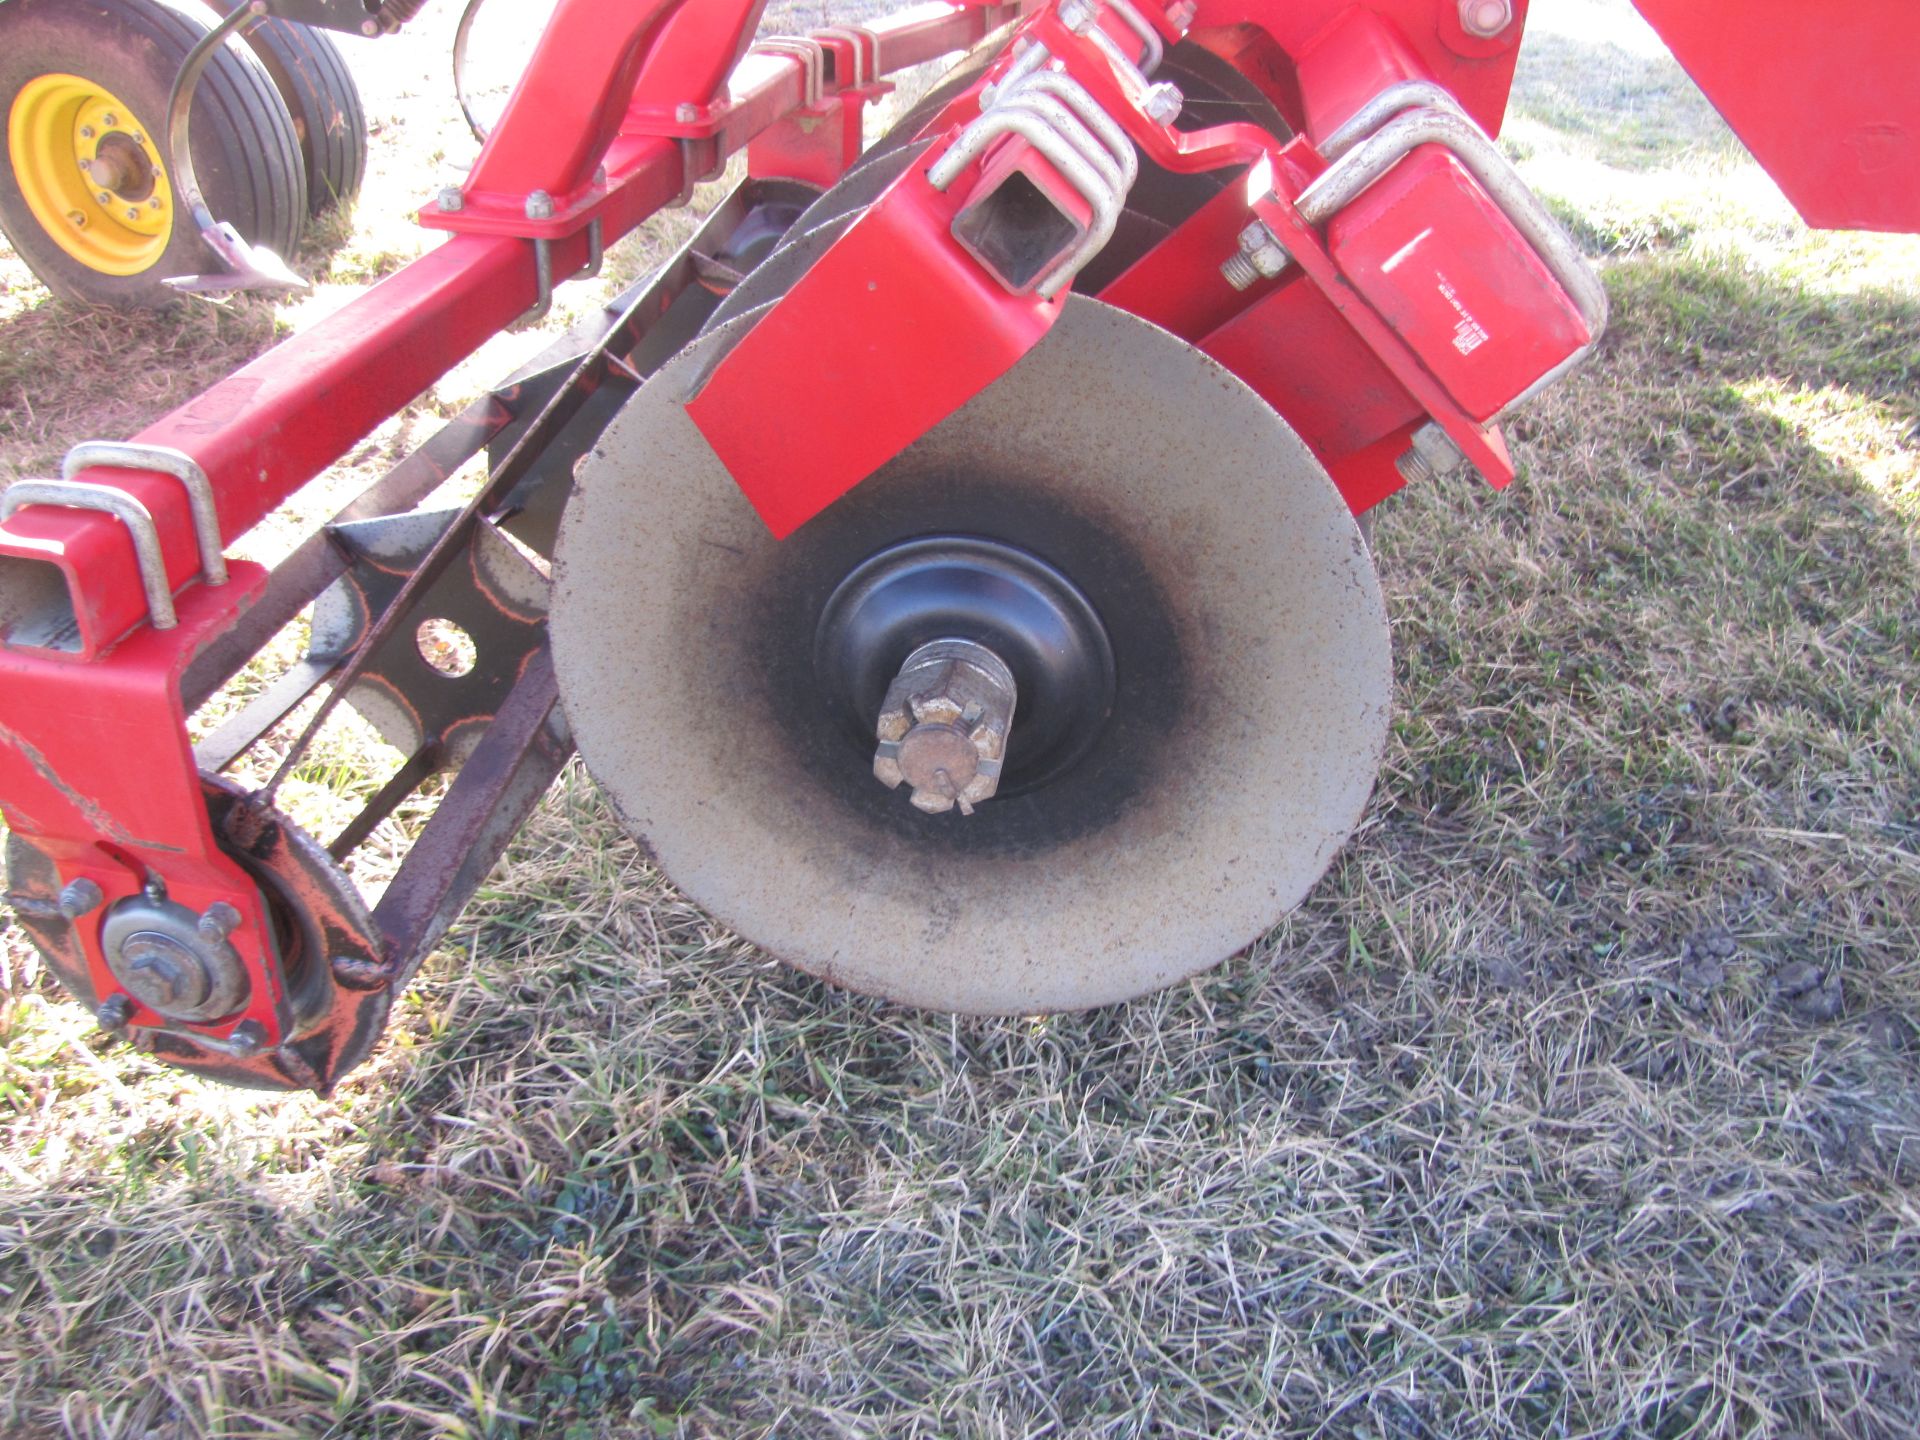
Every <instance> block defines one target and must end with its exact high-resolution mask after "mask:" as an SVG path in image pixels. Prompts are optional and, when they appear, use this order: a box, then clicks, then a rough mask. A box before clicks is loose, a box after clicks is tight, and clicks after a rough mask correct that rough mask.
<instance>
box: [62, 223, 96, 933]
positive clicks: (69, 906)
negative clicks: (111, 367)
mask: <svg viewBox="0 0 1920 1440" xmlns="http://www.w3.org/2000/svg"><path fill="white" fill-rule="evenodd" d="M67 218H68V219H69V220H72V221H73V222H74V223H75V224H77V225H84V224H86V222H87V217H86V216H84V215H82V214H80V212H79V211H77V210H76V211H74V212H73V214H71V215H69V216H68V217H67ZM106 898H107V897H106V896H105V895H103V894H102V893H101V892H100V887H99V886H98V885H96V884H94V883H93V881H91V880H89V879H87V878H86V877H84V876H82V877H81V878H80V879H78V880H75V881H72V882H70V883H69V884H68V885H67V886H66V887H65V888H64V889H62V890H61V891H60V913H61V914H62V915H64V916H66V917H67V919H69V920H78V919H79V918H80V917H81V916H82V915H85V914H87V913H88V912H89V911H92V910H97V909H99V908H100V902H101V901H103V900H105V899H106Z"/></svg>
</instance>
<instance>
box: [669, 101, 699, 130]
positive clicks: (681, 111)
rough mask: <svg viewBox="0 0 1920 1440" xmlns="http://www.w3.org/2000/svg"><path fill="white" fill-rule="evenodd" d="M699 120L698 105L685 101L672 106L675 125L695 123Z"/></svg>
mask: <svg viewBox="0 0 1920 1440" xmlns="http://www.w3.org/2000/svg"><path fill="white" fill-rule="evenodd" d="M699 122H700V107H699V106H698V105H694V104H691V103H689V102H686V101H682V102H681V103H680V104H678V105H676V106H674V107H673V123H674V124H676V125H697V124H699Z"/></svg>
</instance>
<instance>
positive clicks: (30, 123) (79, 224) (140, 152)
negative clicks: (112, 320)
mask: <svg viewBox="0 0 1920 1440" xmlns="http://www.w3.org/2000/svg"><path fill="white" fill-rule="evenodd" d="M7 156H8V159H9V160H10V161H11V162H12V164H13V177H14V180H15V181H16V182H17V183H18V184H19V186H20V193H21V195H22V196H23V197H24V198H25V199H26V202H27V207H28V208H29V209H30V210H32V211H33V216H34V219H36V220H38V221H39V222H40V228H41V229H42V230H45V231H46V232H47V234H48V235H49V236H51V237H52V239H53V242H54V243H55V244H56V245H58V246H59V247H60V248H61V249H62V250H64V251H66V252H67V254H69V255H71V256H72V257H73V258H74V259H76V260H78V261H79V262H80V263H81V264H82V265H85V266H86V267H87V268H88V269H89V270H96V271H98V272H99V273H100V274H102V275H138V274H139V273H140V272H141V271H143V270H146V269H149V268H150V267H152V266H153V265H154V264H155V263H156V262H157V261H158V260H159V259H160V256H161V255H162V254H163V253H164V252H165V251H166V248H167V240H168V238H169V237H170V236H171V235H172V233H173V189H172V187H171V186H170V185H168V184H167V175H166V168H165V166H164V165H163V163H162V160H161V154H160V145H159V142H158V141H157V140H156V138H155V137H154V135H153V132H152V131H151V130H149V129H148V128H147V126H146V124H145V123H144V122H142V121H141V120H139V119H137V118H136V117H135V115H134V113H133V109H132V107H131V106H129V105H127V104H126V103H125V102H124V101H122V100H121V99H120V97H119V96H117V95H115V94H114V93H113V92H112V91H111V90H108V89H107V88H106V87H105V86H103V85H100V84H99V83H97V82H96V81H93V80H85V79H82V78H81V77H80V76H78V75H38V76H35V77H34V78H33V79H32V80H29V81H28V82H27V84H26V86H25V87H24V88H23V89H22V90H21V91H20V93H19V94H18V95H16V96H15V97H14V101H13V109H12V110H11V111H10V112H9V114H8V116H7Z"/></svg>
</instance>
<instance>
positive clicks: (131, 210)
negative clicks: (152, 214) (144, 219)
mask: <svg viewBox="0 0 1920 1440" xmlns="http://www.w3.org/2000/svg"><path fill="white" fill-rule="evenodd" d="M127 218H128V219H129V220H138V219H139V218H140V207H139V206H138V205H129V206H128V207H127Z"/></svg>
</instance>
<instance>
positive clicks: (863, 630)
mask: <svg viewBox="0 0 1920 1440" xmlns="http://www.w3.org/2000/svg"><path fill="white" fill-rule="evenodd" d="M946 638H958V639H964V640H967V641H970V642H972V643H974V644H977V645H980V646H982V647H984V648H985V649H986V650H988V651H989V652H991V654H992V655H993V656H994V657H995V658H996V659H997V660H998V661H999V662H1000V663H1002V664H1004V665H1005V666H1006V667H1007V669H1008V670H1009V671H1010V672H1012V680H1013V685H1014V688H1015V690H1016V691H1017V693H1018V696H1019V704H1018V706H1017V708H1016V710H1015V713H1014V717H1013V721H1014V726H1015V728H1016V731H1017V735H1018V739H1017V741H1016V742H1015V743H1014V744H1012V745H1011V746H1010V747H1009V752H1008V755H1007V759H1006V765H1005V768H1004V769H1003V770H1002V771H1001V773H1000V777H999V785H998V789H997V794H998V796H999V797H1000V798H1002V799H1005V798H1007V797H1009V796H1013V795H1019V794H1023V793H1025V792H1026V791H1028V790H1031V789H1033V788H1035V787H1036V786H1039V785H1044V784H1045V783H1046V782H1047V781H1048V780H1049V779H1050V778H1052V777H1053V776H1055V775H1058V774H1060V773H1062V772H1064V771H1065V770H1067V769H1069V768H1071V767H1072V766H1073V765H1074V764H1075V763H1077V762H1078V761H1079V760H1081V759H1082V758H1083V757H1084V756H1085V755H1086V754H1087V752H1088V750H1089V749H1091V748H1092V746H1093V745H1094V743H1095V742H1096V741H1097V739H1098V738H1099V735H1100V731H1101V728H1102V726H1103V725H1104V724H1105V723H1106V718H1107V716H1108V715H1109V714H1110V713H1111V711H1112V709H1113V693H1114V670H1113V647H1112V645H1111V643H1110V642H1109V641H1108V639H1107V633H1106V628H1105V626H1104V625H1103V624H1102V623H1101V620H1100V617H1099V615H1098V614H1097V613H1096V612H1095V611H1094V608H1093V603H1092V602H1091V601H1090V600H1088V599H1087V597H1086V596H1085V595H1084V594H1083V593H1082V592H1081V591H1080V589H1079V588H1078V587H1077V586H1075V585H1074V583H1073V582H1072V581H1071V580H1069V579H1068V578H1067V577H1066V576H1065V575H1063V574H1061V573H1060V571H1059V570H1057V569H1056V568H1054V567H1053V566H1052V565H1049V564H1048V563H1047V562H1046V561H1045V560H1042V559H1041V558H1040V557H1039V556H1038V555H1034V554H1032V553H1030V552H1028V551H1026V550H1022V549H1020V548H1019V547H1017V546H1014V545H1010V544H1007V543H1005V542H1003V541H998V540H988V539H984V538H982V537H980V536H975V535H931V536H921V537H916V538H915V539H911V540H906V541H902V542H900V543H898V544H893V545H888V546H886V547H884V548H883V549H881V550H880V551H879V552H877V553H876V554H874V555H872V556H869V557H868V558H867V559H866V560H864V561H863V562H862V563H861V564H860V565H858V566H857V567H855V569H854V570H853V572H852V573H851V574H850V575H848V576H847V578H846V579H845V580H843V581H842V582H841V583H840V585H839V586H838V587H837V588H836V589H835V590H834V592H833V594H832V595H831V596H829V597H828V599H827V603H826V605H825V607H824V608H823V609H822V610H821V612H820V621H819V625H818V627H817V629H816V631H815V635H814V643H813V669H814V677H815V681H816V683H817V685H818V688H819V695H820V700H821V703H822V704H824V706H825V707H826V710H827V713H828V714H829V715H830V716H831V717H832V720H831V721H830V722H829V723H832V724H835V725H838V726H839V727H840V728H841V729H842V730H844V732H845V734H846V736H847V740H848V743H849V744H850V745H853V746H856V747H859V748H862V749H864V750H865V751H866V752H867V753H868V754H871V752H872V750H873V743H874V717H875V716H876V715H879V714H881V713H882V708H883V705H884V702H885V700H886V696H887V691H888V688H889V686H890V685H891V684H892V682H893V680H894V678H895V676H896V674H897V673H898V672H899V671H900V670H901V669H902V667H903V666H904V665H905V663H906V660H907V658H908V657H909V655H911V654H912V653H913V652H914V651H915V650H916V649H918V648H919V647H921V646H923V645H926V644H930V643H932V642H934V641H936V640H940V639H946Z"/></svg>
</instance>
